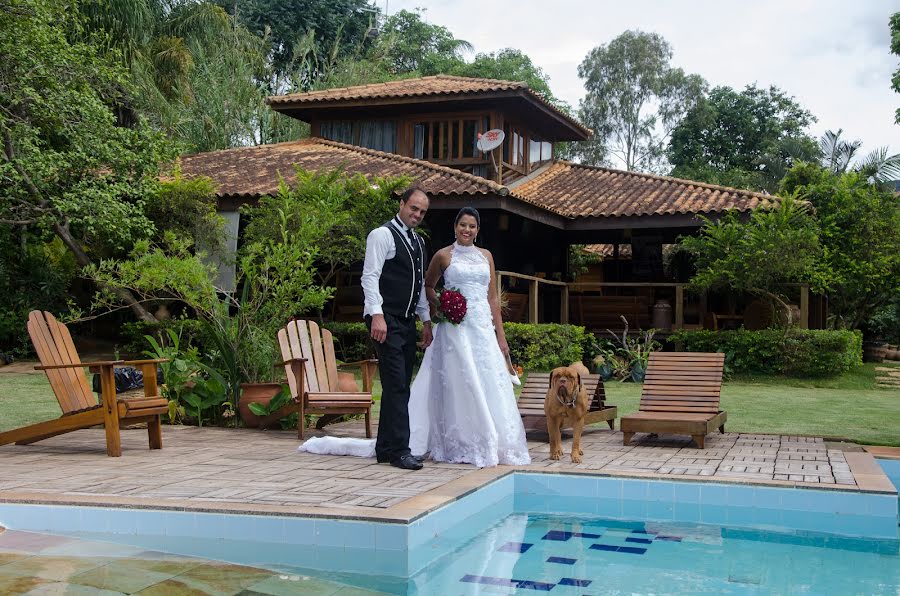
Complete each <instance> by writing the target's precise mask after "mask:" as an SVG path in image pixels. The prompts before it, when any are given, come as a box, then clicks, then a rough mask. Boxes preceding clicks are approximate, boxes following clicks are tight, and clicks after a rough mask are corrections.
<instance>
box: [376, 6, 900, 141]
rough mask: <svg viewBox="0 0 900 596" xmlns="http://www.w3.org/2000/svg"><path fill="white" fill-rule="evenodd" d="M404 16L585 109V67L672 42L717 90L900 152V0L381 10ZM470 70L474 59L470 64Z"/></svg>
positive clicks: (680, 61) (816, 130) (682, 61)
mask: <svg viewBox="0 0 900 596" xmlns="http://www.w3.org/2000/svg"><path fill="white" fill-rule="evenodd" d="M375 1H376V3H377V4H378V6H379V7H380V8H381V9H382V10H384V9H385V6H386V7H387V10H388V11H389V13H391V14H393V13H395V12H397V11H399V10H401V9H407V10H413V9H415V8H416V7H421V8H424V9H426V10H425V12H424V15H425V18H426V19H427V20H428V21H429V22H431V23H435V24H439V25H443V26H445V27H447V28H448V29H450V31H452V32H453V34H454V36H455V37H457V38H461V39H465V40H466V41H469V42H471V43H472V44H473V45H474V46H475V51H476V52H491V51H495V50H499V49H502V48H506V47H514V48H518V49H520V50H522V51H523V52H525V53H526V54H528V55H529V56H530V57H531V59H532V61H533V62H534V63H535V64H537V65H538V66H540V67H541V68H542V69H543V70H544V72H546V73H547V74H548V75H549V76H550V88H551V89H552V90H553V93H554V94H555V95H557V96H558V97H560V98H562V99H564V100H565V101H568V102H569V103H570V104H571V105H572V106H573V107H575V108H577V106H578V101H579V100H580V99H581V97H582V96H583V95H584V87H583V86H582V84H581V80H580V79H579V78H578V64H579V63H580V62H581V61H582V60H583V59H584V57H585V55H586V54H587V53H588V52H589V51H590V50H591V49H592V48H594V47H596V46H598V45H601V44H605V43H608V42H609V41H611V40H612V39H614V38H615V37H616V36H618V35H619V34H620V33H622V32H623V31H625V30H627V29H640V30H643V31H652V32H656V33H659V34H661V35H662V36H663V37H664V38H665V39H666V40H667V41H668V42H669V43H670V44H671V46H672V50H673V53H674V56H673V58H672V64H673V65H675V66H678V67H681V68H683V69H684V70H685V71H686V72H689V73H697V74H699V75H701V76H702V77H703V78H705V79H706V80H707V82H708V83H709V84H710V86H711V87H713V86H716V85H728V86H730V87H734V88H735V89H743V88H744V86H746V85H747V84H750V83H756V84H757V85H759V86H761V87H766V86H769V85H773V84H774V85H776V86H778V87H780V88H781V89H782V90H784V91H785V92H787V93H788V94H789V95H793V96H794V97H795V98H796V99H797V101H798V102H799V103H800V105H802V106H803V107H805V108H806V109H808V110H809V111H811V112H812V113H813V114H814V115H815V116H816V117H817V118H818V122H817V123H815V124H814V125H813V126H812V127H811V130H810V132H811V133H812V134H813V135H814V136H816V137H818V136H820V135H821V134H822V133H823V132H825V131H826V130H829V129H831V130H835V131H836V130H837V129H838V128H843V129H844V134H843V138H846V139H848V140H852V139H859V140H861V141H862V142H863V147H862V151H863V153H867V152H868V151H870V150H872V149H875V148H877V147H880V146H884V145H887V146H889V147H890V149H891V152H892V153H897V152H900V125H896V124H894V110H895V109H896V108H897V107H900V94H897V93H894V92H893V90H892V89H891V76H892V74H893V72H894V70H895V69H896V68H897V67H898V64H900V58H898V57H897V56H894V55H893V54H891V53H890V30H889V28H888V19H889V18H890V15H891V14H892V13H893V12H897V11H900V0H753V1H752V2H748V1H746V0H744V1H740V2H739V1H737V0H702V1H701V0H680V1H675V0H671V1H662V0H619V1H616V2H612V1H609V0H595V1H593V2H592V1H576V0H544V1H538V0H375ZM468 58H469V59H471V56H469V57H468Z"/></svg>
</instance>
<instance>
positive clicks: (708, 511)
mask: <svg viewBox="0 0 900 596" xmlns="http://www.w3.org/2000/svg"><path fill="white" fill-rule="evenodd" d="M700 521H701V522H703V523H705V524H716V525H720V526H721V525H724V524H726V523H728V508H727V507H726V506H724V505H707V504H705V503H704V504H703V505H702V507H701V509H700Z"/></svg>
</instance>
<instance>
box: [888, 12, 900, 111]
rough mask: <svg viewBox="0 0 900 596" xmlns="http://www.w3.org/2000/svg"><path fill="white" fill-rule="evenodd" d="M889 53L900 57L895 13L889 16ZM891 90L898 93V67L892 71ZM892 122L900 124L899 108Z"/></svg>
mask: <svg viewBox="0 0 900 596" xmlns="http://www.w3.org/2000/svg"><path fill="white" fill-rule="evenodd" d="M890 25H891V53H892V54H894V55H895V56H900V12H895V13H894V14H892V15H891V22H890ZM891 88H893V90H894V91H895V92H896V93H900V67H897V70H895V71H894V76H893V78H891ZM894 121H895V122H896V123H897V124H900V108H897V112H896V116H895V119H894Z"/></svg>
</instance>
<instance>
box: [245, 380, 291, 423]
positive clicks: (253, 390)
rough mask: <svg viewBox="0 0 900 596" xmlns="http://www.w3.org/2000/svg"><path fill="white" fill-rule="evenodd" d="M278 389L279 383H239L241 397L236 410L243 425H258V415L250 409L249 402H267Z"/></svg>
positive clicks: (279, 388) (279, 387)
mask: <svg viewBox="0 0 900 596" xmlns="http://www.w3.org/2000/svg"><path fill="white" fill-rule="evenodd" d="M280 390H281V383H241V399H240V400H238V410H239V411H240V413H241V420H243V421H244V426H248V427H250V428H256V427H258V426H259V416H257V415H256V414H254V413H253V412H251V411H250V404H252V403H256V404H268V403H269V402H270V401H271V400H272V398H273V397H275V394H277V393H278V392H279V391H280Z"/></svg>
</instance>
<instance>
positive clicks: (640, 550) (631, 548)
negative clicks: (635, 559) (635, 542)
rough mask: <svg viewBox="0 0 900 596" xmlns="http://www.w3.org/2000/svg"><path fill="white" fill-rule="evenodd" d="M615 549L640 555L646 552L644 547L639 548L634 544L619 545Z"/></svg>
mask: <svg viewBox="0 0 900 596" xmlns="http://www.w3.org/2000/svg"><path fill="white" fill-rule="evenodd" d="M617 550H618V552H620V553H629V554H632V555H642V554H644V553H645V552H647V549H646V548H639V547H636V546H620V547H619V548H618V549H617Z"/></svg>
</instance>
